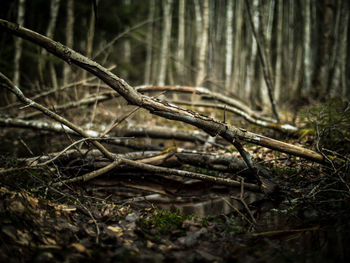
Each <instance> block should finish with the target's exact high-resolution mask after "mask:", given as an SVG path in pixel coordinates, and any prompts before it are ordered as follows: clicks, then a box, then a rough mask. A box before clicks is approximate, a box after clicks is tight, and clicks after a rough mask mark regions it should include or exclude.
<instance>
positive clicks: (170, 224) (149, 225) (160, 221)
mask: <svg viewBox="0 0 350 263" xmlns="http://www.w3.org/2000/svg"><path fill="white" fill-rule="evenodd" d="M191 218H192V216H189V215H184V214H181V213H179V212H169V211H165V210H163V209H156V210H155V211H154V214H153V215H152V216H151V217H149V218H143V219H141V220H140V221H139V226H140V227H141V228H142V229H146V230H150V229H155V230H157V231H159V233H161V234H169V233H170V232H171V231H174V230H177V229H181V227H182V223H183V222H184V221H185V220H186V219H191Z"/></svg>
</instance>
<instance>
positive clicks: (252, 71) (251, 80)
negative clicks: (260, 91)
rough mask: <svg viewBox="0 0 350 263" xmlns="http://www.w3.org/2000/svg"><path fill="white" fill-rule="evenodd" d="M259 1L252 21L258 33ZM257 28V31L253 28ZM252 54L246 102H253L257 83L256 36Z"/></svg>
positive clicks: (252, 43) (252, 36)
mask: <svg viewBox="0 0 350 263" xmlns="http://www.w3.org/2000/svg"><path fill="white" fill-rule="evenodd" d="M257 9H258V0H254V1H253V8H252V10H251V11H252V20H253V26H252V30H256V31H258V29H259V16H258V10H257ZM253 27H255V29H254V28H253ZM251 39H252V40H251V52H250V60H249V63H248V64H247V77H248V78H247V82H246V91H245V92H246V100H247V101H250V102H252V92H253V88H254V87H255V88H257V87H256V82H255V65H256V59H257V50H258V49H257V43H256V42H257V40H256V38H255V37H254V34H252V35H251Z"/></svg>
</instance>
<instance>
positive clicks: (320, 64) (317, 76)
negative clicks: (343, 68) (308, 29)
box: [313, 0, 337, 97]
mask: <svg viewBox="0 0 350 263" xmlns="http://www.w3.org/2000/svg"><path fill="white" fill-rule="evenodd" d="M319 2H320V3H318V4H321V5H322V10H323V17H322V22H321V25H320V34H319V36H318V39H319V41H318V42H319V45H318V47H317V48H318V50H317V55H316V56H315V58H316V64H315V68H314V74H313V75H314V79H313V87H314V88H317V91H318V95H319V96H321V97H322V96H324V94H325V93H326V91H327V86H328V85H327V84H328V77H329V71H330V67H329V64H330V63H329V62H330V57H331V52H332V43H331V42H332V37H333V33H332V32H334V31H336V30H337V29H336V28H334V24H335V23H334V10H333V9H334V5H333V2H336V1H331V0H323V1H319Z"/></svg>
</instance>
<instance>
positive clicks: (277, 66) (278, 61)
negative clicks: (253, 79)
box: [274, 1, 283, 102]
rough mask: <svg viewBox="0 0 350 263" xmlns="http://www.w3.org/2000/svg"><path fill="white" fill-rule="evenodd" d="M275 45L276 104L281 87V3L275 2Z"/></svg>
mask: <svg viewBox="0 0 350 263" xmlns="http://www.w3.org/2000/svg"><path fill="white" fill-rule="evenodd" d="M277 7H278V9H277V10H278V12H277V36H276V38H277V43H276V49H277V51H276V64H275V92H274V93H275V100H276V101H277V102H278V101H279V99H280V94H281V86H282V82H281V81H282V39H283V27H282V26H283V1H278V2H277Z"/></svg>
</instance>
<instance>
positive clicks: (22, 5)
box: [10, 0, 26, 101]
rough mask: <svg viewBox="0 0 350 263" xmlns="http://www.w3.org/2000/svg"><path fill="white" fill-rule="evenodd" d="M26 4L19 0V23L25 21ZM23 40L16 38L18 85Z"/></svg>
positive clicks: (17, 83) (17, 81)
mask: <svg viewBox="0 0 350 263" xmlns="http://www.w3.org/2000/svg"><path fill="white" fill-rule="evenodd" d="M25 4H26V1H25V0H19V3H18V11H17V24H19V25H22V26H23V23H24V15H25V11H26V10H25ZM22 42H23V40H22V39H20V38H15V57H14V61H13V64H14V66H13V67H14V70H13V71H14V73H13V83H14V84H15V85H16V86H19V84H20V77H21V73H20V68H19V66H20V60H21V56H22ZM14 98H15V97H14V96H11V97H10V100H11V101H12V99H14Z"/></svg>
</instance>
